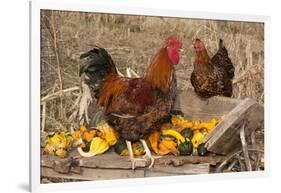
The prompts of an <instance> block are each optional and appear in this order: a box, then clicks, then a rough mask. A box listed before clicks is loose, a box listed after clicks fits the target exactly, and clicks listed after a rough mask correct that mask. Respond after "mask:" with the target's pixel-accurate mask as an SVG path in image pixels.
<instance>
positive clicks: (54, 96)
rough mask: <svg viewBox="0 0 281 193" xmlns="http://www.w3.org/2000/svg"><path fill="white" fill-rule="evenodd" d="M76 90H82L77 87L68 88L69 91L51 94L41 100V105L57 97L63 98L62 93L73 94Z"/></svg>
mask: <svg viewBox="0 0 281 193" xmlns="http://www.w3.org/2000/svg"><path fill="white" fill-rule="evenodd" d="M76 90H80V88H79V87H78V86H75V87H71V88H67V89H64V90H60V91H58V92H55V93H52V94H49V95H47V96H44V97H42V98H41V103H43V102H46V101H49V100H53V99H55V98H57V97H61V96H62V95H61V93H63V94H65V93H68V92H73V91H76Z"/></svg>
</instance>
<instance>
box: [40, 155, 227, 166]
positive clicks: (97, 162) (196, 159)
mask: <svg viewBox="0 0 281 193" xmlns="http://www.w3.org/2000/svg"><path fill="white" fill-rule="evenodd" d="M71 156H73V157H75V156H77V155H76V154H73V153H72V154H71ZM224 160H225V156H204V157H202V156H178V157H175V156H172V155H166V156H162V157H161V158H157V159H156V160H155V165H173V166H182V165H184V164H198V163H208V164H211V165H216V164H217V163H220V162H223V161H224ZM54 161H60V162H66V161H67V159H61V158H58V157H55V156H50V155H42V156H41V166H44V167H52V166H53V163H54ZM79 165H80V166H81V167H88V168H106V169H131V167H132V165H131V162H130V161H129V159H128V157H127V156H119V155H118V154H116V153H115V152H107V153H105V154H102V155H99V156H96V157H91V158H79Z"/></svg>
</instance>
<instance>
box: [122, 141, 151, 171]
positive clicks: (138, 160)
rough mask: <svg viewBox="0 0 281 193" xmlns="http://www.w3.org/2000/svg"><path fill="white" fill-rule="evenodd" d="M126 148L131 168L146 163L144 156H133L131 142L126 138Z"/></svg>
mask: <svg viewBox="0 0 281 193" xmlns="http://www.w3.org/2000/svg"><path fill="white" fill-rule="evenodd" d="M126 144H127V148H128V151H129V156H130V157H129V160H130V161H131V162H132V169H133V170H134V169H136V168H138V167H142V168H143V167H146V165H147V159H144V158H135V157H134V153H133V149H132V143H131V142H130V141H127V140H126Z"/></svg>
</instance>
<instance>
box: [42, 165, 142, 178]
mask: <svg viewBox="0 0 281 193" xmlns="http://www.w3.org/2000/svg"><path fill="white" fill-rule="evenodd" d="M41 177H51V178H64V179H76V180H91V181H93V180H109V179H127V178H142V177H144V170H124V169H99V168H82V174H81V175H80V174H74V173H68V174H61V173H57V172H55V171H54V170H53V169H51V168H48V167H41Z"/></svg>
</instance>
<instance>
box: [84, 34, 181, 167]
mask: <svg viewBox="0 0 281 193" xmlns="http://www.w3.org/2000/svg"><path fill="white" fill-rule="evenodd" d="M181 47H182V43H181V42H180V41H179V40H178V39H177V38H175V37H169V38H167V39H166V40H165V42H164V45H163V46H162V47H161V49H160V50H159V51H158V52H157V53H156V55H155V56H154V57H153V59H152V61H151V63H150V65H149V67H148V69H147V70H146V72H145V74H144V76H143V77H142V78H128V77H121V76H119V75H118V72H117V69H116V66H115V63H114V61H113V60H112V58H111V56H110V55H109V54H108V52H107V51H106V50H105V49H104V48H99V47H96V48H94V49H92V50H90V51H89V52H87V53H85V54H82V55H81V57H80V58H86V62H85V63H84V64H83V65H82V66H81V68H80V74H82V73H85V74H86V75H87V76H88V78H89V79H88V81H87V82H86V83H87V84H88V85H89V86H90V87H91V88H93V90H94V93H95V98H96V99H97V104H98V106H99V107H101V108H104V109H105V110H104V111H105V112H104V115H105V118H106V120H107V122H108V123H109V124H110V125H111V126H112V127H113V128H115V129H116V131H117V133H118V134H119V137H121V138H123V139H125V140H126V144H127V147H128V150H129V155H130V160H131V162H132V168H133V169H134V168H135V166H136V162H137V161H138V160H140V159H136V158H134V155H133V151H132V145H131V142H134V141H138V140H140V141H141V143H142V144H143V146H144V149H145V152H146V153H145V155H144V156H143V158H141V160H145V161H149V162H150V166H149V167H152V166H153V163H154V157H153V156H152V155H151V152H150V150H149V148H148V146H147V144H146V141H145V140H144V139H145V138H146V137H147V136H148V135H149V134H150V133H151V132H152V131H154V130H156V129H158V128H159V124H160V123H161V122H162V121H163V120H165V119H167V117H168V116H169V112H170V110H171V108H172V107H173V104H174V101H175V98H176V87H177V82H176V77H175V68H174V65H177V64H178V63H179V60H180V49H181Z"/></svg>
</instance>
